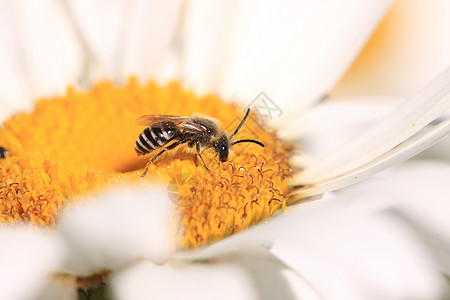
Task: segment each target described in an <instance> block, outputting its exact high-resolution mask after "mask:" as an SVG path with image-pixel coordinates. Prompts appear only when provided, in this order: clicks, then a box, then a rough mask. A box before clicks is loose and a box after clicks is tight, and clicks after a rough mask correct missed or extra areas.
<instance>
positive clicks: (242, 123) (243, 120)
mask: <svg viewBox="0 0 450 300" xmlns="http://www.w3.org/2000/svg"><path fill="white" fill-rule="evenodd" d="M249 113H250V108H248V109H247V112H246V113H245V116H244V118H243V119H242V121H241V124H239V126H238V127H237V128H236V130H235V131H234V133H233V134H232V135H231V137H233V136H234V135H236V133H237V132H238V131H239V129H241V127H242V125H244V122H245V120H247V117H248V114H249Z"/></svg>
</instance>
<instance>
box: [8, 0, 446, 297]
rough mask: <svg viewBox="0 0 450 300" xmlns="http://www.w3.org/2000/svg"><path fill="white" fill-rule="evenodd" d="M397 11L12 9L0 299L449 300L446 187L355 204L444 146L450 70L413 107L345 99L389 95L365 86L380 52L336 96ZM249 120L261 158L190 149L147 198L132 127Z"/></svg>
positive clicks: (141, 4) (246, 133)
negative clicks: (164, 121) (155, 120)
mask: <svg viewBox="0 0 450 300" xmlns="http://www.w3.org/2000/svg"><path fill="white" fill-rule="evenodd" d="M391 4H392V3H391V1H358V0H346V1H340V2H339V3H337V2H335V1H325V2H320V3H319V2H317V1H301V2H296V3H291V2H288V1H286V2H283V3H278V4H275V3H272V2H270V1H264V2H255V1H250V2H242V3H241V2H237V1H232V2H230V1H218V2H206V1H178V0H171V1H168V2H165V3H164V4H161V3H157V2H153V1H150V2H148V1H139V0H136V1H132V2H126V1H120V0H117V1H113V2H108V3H106V2H103V1H94V2H93V1H64V2H58V1H52V0H42V1H39V2H33V3H25V1H17V2H7V1H4V2H1V3H0V5H1V6H2V9H1V10H0V11H1V13H2V18H1V20H2V21H1V22H2V23H3V26H2V28H3V29H2V31H1V33H0V34H1V35H2V38H3V40H4V41H5V43H4V44H5V46H3V47H0V51H1V53H0V54H1V55H0V60H1V63H2V65H3V66H4V67H3V68H2V70H1V71H0V79H1V80H0V82H1V85H0V87H1V88H0V105H1V106H2V110H1V114H2V115H0V118H2V120H4V122H3V125H2V127H1V129H0V147H1V148H0V154H1V160H0V201H1V202H0V207H1V215H0V220H1V221H2V224H3V225H2V226H3V227H2V232H1V234H0V238H1V239H2V241H3V243H2V244H3V245H7V246H6V247H3V250H2V252H1V253H2V254H3V255H1V256H0V257H1V258H0V265H2V266H5V267H4V268H1V270H2V271H1V275H2V276H3V277H4V280H2V281H1V282H3V283H5V284H6V285H5V286H3V285H2V287H1V289H2V291H3V293H2V296H3V295H5V296H6V297H7V298H6V299H30V298H31V299H33V298H39V299H53V298H55V299H57V298H58V299H60V298H64V299H76V298H77V297H78V298H81V299H105V298H109V297H113V298H116V299H147V298H149V297H153V298H164V299H171V298H180V297H196V298H202V299H210V298H212V297H214V298H224V299H225V298H231V297H232V298H241V299H258V298H265V299H269V298H275V297H276V298H283V299H291V298H292V299H297V298H306V299H321V298H327V299H329V298H330V299H362V298H364V299H380V298H382V299H409V298H439V297H442V298H444V297H445V295H448V294H445V293H448V286H447V285H448V284H447V283H446V281H445V277H444V276H443V275H442V274H448V268H446V267H447V263H448V257H447V255H446V249H448V246H449V245H448V243H447V242H446V241H447V239H446V235H445V234H446V233H445V230H442V228H448V226H446V225H448V224H447V223H446V221H445V220H446V218H445V216H444V215H443V213H442V211H443V210H442V208H444V207H446V204H445V202H444V198H445V195H448V191H446V190H445V186H446V184H445V182H443V180H438V179H441V178H448V175H449V171H450V169H449V167H448V166H447V165H446V164H445V163H439V164H435V165H431V167H430V165H421V164H414V163H412V164H410V165H406V167H404V168H406V171H405V169H403V170H402V169H398V170H396V171H395V170H394V171H391V173H384V175H382V176H381V177H378V179H370V180H367V181H365V182H364V183H362V184H358V185H355V186H353V184H355V183H359V182H360V181H361V180H362V179H365V178H367V177H370V176H372V175H374V174H376V173H378V172H380V171H382V170H384V169H386V168H387V167H389V166H391V165H393V164H394V163H398V162H401V161H403V160H406V159H408V158H410V157H412V156H414V155H415V154H417V153H419V152H421V151H423V150H425V149H426V148H428V147H430V146H432V145H433V144H435V143H436V142H438V141H440V140H441V139H443V138H444V137H446V136H447V135H448V132H449V128H450V123H449V122H450V121H449V120H448V114H447V115H446V114H445V113H446V112H448V110H449V108H450V69H446V70H445V69H444V68H443V67H444V66H445V65H446V64H447V63H448V61H445V60H446V59H447V58H448V56H445V55H442V56H440V57H439V56H436V58H437V59H436V60H437V61H439V62H438V63H435V64H434V65H433V64H431V65H427V66H429V67H428V68H427V69H426V71H427V72H428V74H429V75H430V74H431V75H430V76H429V77H426V76H425V75H426V74H425V75H424V76H425V77H423V78H419V79H416V82H414V81H412V83H411V82H410V84H412V85H414V88H415V89H417V91H414V92H412V90H411V89H410V88H409V89H407V88H405V85H407V84H403V85H401V84H392V85H391V86H389V85H388V90H387V91H385V92H386V93H388V94H390V95H391V96H390V97H389V98H388V97H381V96H372V98H371V99H369V98H368V97H367V96H364V97H360V98H357V99H356V100H355V99H347V100H345V101H343V100H341V101H339V100H338V99H334V98H339V97H341V98H342V97H343V96H348V95H351V94H352V93H354V91H353V92H349V91H352V89H354V90H355V89H356V91H357V92H358V93H361V91H358V86H364V84H365V85H366V88H365V89H364V90H363V91H369V92H371V93H372V94H376V93H374V92H373V90H374V89H375V88H373V86H377V85H380V86H386V85H383V82H382V80H381V81H380V80H377V81H376V82H375V83H370V80H367V79H366V81H365V79H364V77H363V78H361V76H360V75H355V74H361V73H358V72H361V71H359V69H358V65H361V64H363V65H364V59H366V58H365V56H367V54H366V52H367V50H364V51H363V53H362V54H361V56H360V57H359V58H358V60H360V61H358V60H357V62H356V64H355V65H354V66H356V67H352V68H351V69H350V71H349V72H348V73H347V75H346V76H345V77H344V78H343V79H342V81H341V83H340V84H338V85H337V86H336V84H337V83H338V81H339V80H340V79H341V78H342V76H343V75H344V74H345V72H346V70H348V68H349V67H350V65H351V63H352V62H353V61H354V59H355V58H356V56H357V55H358V53H359V52H360V51H361V49H362V48H363V46H364V44H365V43H366V42H367V40H368V39H369V37H370V35H371V34H372V33H373V31H374V30H375V29H376V27H377V24H378V23H379V22H380V21H381V20H382V18H383V16H384V15H385V13H386V12H387V11H388V10H389V9H390V7H391ZM402 5H405V4H402V3H401V2H400V4H395V6H394V8H392V11H394V13H390V15H388V17H387V19H386V20H385V21H384V23H383V24H385V22H388V21H389V18H393V17H392V14H394V17H395V13H397V12H398V11H399V10H401V7H402ZM433 5H435V4H433ZM416 6H417V4H416ZM399 7H400V8H399ZM413 7H414V5H413ZM431 7H432V8H433V7H435V9H436V8H438V7H439V6H437V5H436V6H431ZM430 11H432V10H430ZM383 24H382V25H381V27H380V28H383V26H386V25H383ZM378 30H380V29H378ZM377 34H378V35H379V34H380V33H379V32H378V31H377V32H376V33H375V36H374V38H375V39H376V37H377ZM372 42H373V40H371V42H369V46H370V43H372ZM369 48H370V47H369ZM439 49H440V48H439ZM387 53H389V51H387ZM442 53H446V52H445V51H443V52H442ZM361 61H362V62H361ZM441 61H444V63H441ZM367 69H369V70H370V68H367ZM420 69H421V68H417V69H416V70H420ZM379 74H383V69H382V68H380V69H379V70H378V73H376V74H375V76H374V77H370V79H374V78H375V79H376V78H377V76H378V79H380V77H381V76H380V75H379ZM352 76H354V77H357V78H358V79H357V80H355V79H352ZM394 77H395V78H397V77H398V75H396V76H394ZM368 81H369V84H368V83H367V82H368ZM349 82H350V83H349ZM351 82H353V83H351ZM354 82H359V83H363V84H359V83H358V84H356V85H355V84H354ZM426 82H429V83H428V84H425V83H426ZM371 84H372V86H371ZM422 85H423V87H422V88H421V89H420V86H422ZM394 86H395V87H396V88H397V90H396V91H394V90H393V87H394ZM399 86H400V88H398V87H399ZM333 88H334V89H333ZM389 88H390V89H391V90H389ZM375 90H377V89H375ZM327 95H328V96H327ZM335 95H337V96H335ZM398 95H400V97H398V98H401V99H400V100H398V98H395V96H398ZM37 97H40V100H39V101H37V102H36V103H35V102H34V99H36V98H37ZM42 97H45V98H42ZM362 98H366V100H367V99H369V100H371V101H362V100H363V99H362ZM323 99H325V100H323ZM321 100H322V101H321ZM373 100H376V103H374V101H373ZM383 100H389V101H391V102H390V104H388V105H386V104H385V103H386V102H383ZM392 103H395V105H393V104H392ZM243 107H245V108H244V109H243ZM247 108H250V109H251V113H250V116H249V118H248V119H247V121H246V122H245V123H244V126H242V127H241V130H240V131H239V132H238V133H237V135H236V139H254V140H258V141H260V142H261V143H263V144H264V147H260V146H259V145H256V144H236V145H234V146H233V151H232V153H231V154H230V156H229V159H228V160H227V161H226V162H219V161H218V159H217V157H216V156H217V155H216V153H215V152H214V151H209V150H205V151H203V152H202V157H203V158H202V160H201V161H200V160H199V159H198V157H197V156H196V155H192V154H191V153H190V152H189V151H184V150H186V147H184V146H180V147H177V148H176V149H174V150H171V151H167V152H168V153H164V154H163V155H162V156H161V157H160V158H159V159H158V160H156V161H155V162H154V163H152V164H149V165H148V175H147V176H146V177H144V178H141V175H142V173H143V170H144V168H145V166H146V164H147V162H148V159H149V157H138V156H137V155H136V153H135V149H134V145H135V143H136V137H137V136H139V133H140V132H141V131H142V130H143V129H144V128H142V127H138V126H136V125H135V119H136V118H137V117H139V116H141V115H144V114H161V115H177V116H190V115H192V114H193V113H195V112H198V113H202V114H204V115H207V116H211V117H212V118H215V119H217V120H218V121H220V123H221V124H222V125H221V126H222V127H221V128H222V129H223V130H224V131H225V132H227V133H230V134H231V133H232V132H233V131H234V130H235V129H236V128H237V127H238V126H239V124H240V121H241V119H242V117H243V115H244V113H245V111H246V110H247ZM24 110H25V111H27V112H25V113H24V112H23V111H24ZM342 119H344V121H345V122H343V120H342ZM275 128H276V130H275ZM136 145H138V144H136ZM144 146H145V145H144ZM136 147H139V146H136ZM141 147H143V146H142V145H141ZM203 159H204V160H205V163H206V164H205V165H207V166H208V169H209V170H208V169H207V168H205V167H204V166H203V164H202V161H203ZM425 175H426V176H427V177H432V176H434V177H436V180H434V181H432V182H431V181H426V180H425V181H424V176H425ZM383 176H385V177H386V178H387V180H383ZM405 178H406V180H407V181H408V182H410V184H414V185H412V186H411V185H410V184H408V185H405V181H404V180H405ZM349 186H351V187H349ZM343 188H345V189H344V190H340V189H343ZM381 190H383V192H381ZM333 191H336V192H333ZM423 191H426V193H424V192H423ZM331 192H333V193H331ZM425 197H430V198H431V199H429V200H428V201H429V203H433V204H436V207H438V208H439V209H438V212H437V213H436V211H435V210H434V209H430V208H429V207H428V206H424V205H423V203H422V202H423V201H422V200H423V199H424V198H425ZM318 199H320V200H318ZM312 200H315V201H312ZM417 220H424V222H417ZM430 220H432V221H430ZM423 224H425V225H423ZM19 225H21V227H17V226H19ZM25 226H26V227H25ZM24 228H25V229H24ZM423 243H427V247H425V246H424V245H423ZM12 261H13V262H16V261H17V262H18V263H11V262H12ZM447 276H448V275H447ZM19 282H20V283H19ZM24 283H25V286H27V287H29V288H28V289H27V290H21V289H20V286H24Z"/></svg>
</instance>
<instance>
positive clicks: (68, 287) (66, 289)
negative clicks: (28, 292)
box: [37, 275, 78, 300]
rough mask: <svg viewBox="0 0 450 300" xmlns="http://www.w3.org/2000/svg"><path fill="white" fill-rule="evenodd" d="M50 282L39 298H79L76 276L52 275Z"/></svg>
mask: <svg viewBox="0 0 450 300" xmlns="http://www.w3.org/2000/svg"><path fill="white" fill-rule="evenodd" d="M49 281H50V282H49V283H48V284H47V286H46V287H45V289H44V291H43V292H42V293H40V295H39V297H38V298H37V299H41V300H76V299H78V286H77V278H76V277H75V276H64V275H58V276H52V277H51V279H50V280H49Z"/></svg>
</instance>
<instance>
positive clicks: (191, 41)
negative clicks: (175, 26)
mask: <svg viewBox="0 0 450 300" xmlns="http://www.w3.org/2000/svg"><path fill="white" fill-rule="evenodd" d="M258 9H259V8H258V2H256V1H244V2H242V1H235V0H233V1H228V0H221V1H214V2H211V1H203V0H194V1H190V2H189V5H188V6H187V8H186V13H185V22H184V26H183V28H182V36H181V39H182V45H181V50H182V57H181V77H182V78H183V81H184V82H185V83H186V84H187V86H189V87H191V88H194V89H196V90H197V91H198V92H199V93H206V92H218V91H219V89H220V87H221V85H222V84H223V82H224V81H225V80H226V76H228V72H229V70H230V68H231V67H232V65H233V63H234V60H235V58H236V56H237V55H238V51H239V47H240V46H241V45H242V44H243V43H244V42H245V39H246V37H247V35H248V34H249V31H250V27H251V24H252V23H253V18H254V14H256V13H257V11H258Z"/></svg>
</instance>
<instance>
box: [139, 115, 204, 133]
mask: <svg viewBox="0 0 450 300" xmlns="http://www.w3.org/2000/svg"><path fill="white" fill-rule="evenodd" d="M161 122H172V123H174V124H175V125H176V127H177V128H178V129H179V130H181V131H183V132H192V133H202V134H206V133H207V129H206V128H205V127H204V126H202V125H201V124H198V123H194V122H192V119H191V118H189V117H180V116H171V115H143V116H141V117H139V118H137V119H136V125H145V126H152V125H153V124H157V123H161Z"/></svg>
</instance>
